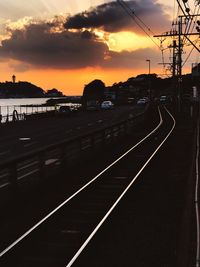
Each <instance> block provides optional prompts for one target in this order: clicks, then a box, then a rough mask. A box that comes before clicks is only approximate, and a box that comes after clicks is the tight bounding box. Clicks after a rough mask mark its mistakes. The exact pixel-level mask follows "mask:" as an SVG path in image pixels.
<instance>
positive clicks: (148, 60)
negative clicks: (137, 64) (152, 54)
mask: <svg viewBox="0 0 200 267" xmlns="http://www.w3.org/2000/svg"><path fill="white" fill-rule="evenodd" d="M146 61H147V62H149V74H150V73H151V60H150V59H146Z"/></svg>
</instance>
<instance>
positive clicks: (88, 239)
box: [66, 108, 176, 267]
mask: <svg viewBox="0 0 200 267" xmlns="http://www.w3.org/2000/svg"><path fill="white" fill-rule="evenodd" d="M165 109H166V108H165ZM166 111H167V112H168V114H169V115H170V117H171V118H172V120H173V125H172V128H171V129H170V131H169V133H168V134H167V135H166V137H165V138H164V140H163V141H162V142H161V143H160V144H159V146H158V147H157V148H156V150H155V151H154V152H153V154H152V155H151V156H150V157H149V159H148V160H147V161H146V162H145V164H144V165H143V166H142V168H141V169H140V170H139V171H138V173H137V174H136V175H135V177H134V178H133V179H132V181H131V182H130V183H129V185H128V186H127V187H126V189H125V190H124V191H123V193H122V194H121V195H120V197H119V198H118V199H117V200H116V202H115V203H114V204H113V206H112V207H111V208H110V209H109V211H108V212H107V213H106V215H105V216H104V217H103V218H102V220H101V221H100V222H99V224H98V225H97V226H96V227H95V229H94V230H93V232H92V233H91V234H90V235H89V237H88V238H87V239H86V240H85V242H84V243H83V244H82V246H81V247H80V248H79V250H78V251H77V252H76V254H75V255H74V257H73V258H72V259H71V261H70V262H69V263H68V264H67V265H66V267H70V266H72V265H73V263H74V262H75V261H76V260H77V259H78V257H79V256H80V254H81V253H82V251H83V250H84V249H85V248H86V246H87V245H88V243H89V242H90V241H91V240H92V238H93V237H94V236H95V234H96V233H97V231H98V230H99V229H100V227H101V226H102V225H103V223H104V222H105V221H106V220H107V218H108V217H109V215H110V214H111V213H112V211H113V210H114V209H115V207H116V206H117V205H118V203H119V202H120V200H121V199H122V198H123V196H124V195H125V194H126V193H127V191H128V190H129V189H130V187H131V186H132V185H133V183H134V182H135V181H136V179H137V178H138V177H139V175H140V174H141V173H142V172H143V170H144V169H145V167H146V166H147V165H148V164H149V162H150V161H151V160H152V159H153V157H154V156H155V155H156V154H157V152H158V151H159V150H160V148H161V147H162V145H163V144H164V143H165V142H166V140H167V139H168V138H169V136H170V135H171V133H172V132H173V130H174V128H175V125H176V121H175V119H174V117H173V116H172V115H171V113H170V112H169V111H168V110H167V109H166Z"/></svg>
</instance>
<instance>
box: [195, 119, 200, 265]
mask: <svg viewBox="0 0 200 267" xmlns="http://www.w3.org/2000/svg"><path fill="white" fill-rule="evenodd" d="M199 123H200V119H199V118H198V121H197V136H196V138H197V140H196V142H197V145H196V163H195V176H196V185H195V213H196V231H197V233H196V238H197V240H196V263H195V267H199V263H200V225H199V203H198V201H199V193H198V191H199V188H198V187H199Z"/></svg>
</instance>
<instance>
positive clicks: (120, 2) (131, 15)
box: [117, 0, 160, 49]
mask: <svg viewBox="0 0 200 267" xmlns="http://www.w3.org/2000/svg"><path fill="white" fill-rule="evenodd" d="M117 2H118V3H119V4H120V6H121V7H122V8H123V9H124V11H125V12H126V13H127V14H128V15H129V16H130V17H131V18H132V19H133V20H134V22H135V23H136V24H137V25H138V27H139V28H140V29H141V30H142V31H143V32H144V33H145V34H146V35H147V36H148V37H149V38H150V39H151V41H152V42H153V43H154V44H155V45H156V46H157V47H158V48H159V49H160V46H159V45H158V44H157V43H156V42H155V41H154V40H153V38H152V37H151V35H150V34H149V33H148V32H147V31H146V30H145V29H144V27H143V26H145V27H146V28H147V29H148V31H151V30H150V28H149V27H148V26H147V25H146V24H145V23H144V22H143V21H142V20H141V19H140V18H139V17H138V16H137V15H136V14H135V12H133V10H132V9H131V8H130V7H129V6H128V4H126V3H125V2H124V1H121V0H117ZM136 19H137V20H139V22H140V23H141V24H142V25H143V26H142V25H141V24H140V23H139V22H138V21H137V20H136Z"/></svg>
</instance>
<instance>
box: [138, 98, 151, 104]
mask: <svg viewBox="0 0 200 267" xmlns="http://www.w3.org/2000/svg"><path fill="white" fill-rule="evenodd" d="M148 102H149V100H148V99H147V98H140V99H139V100H138V101H137V105H145V104H146V103H148Z"/></svg>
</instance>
